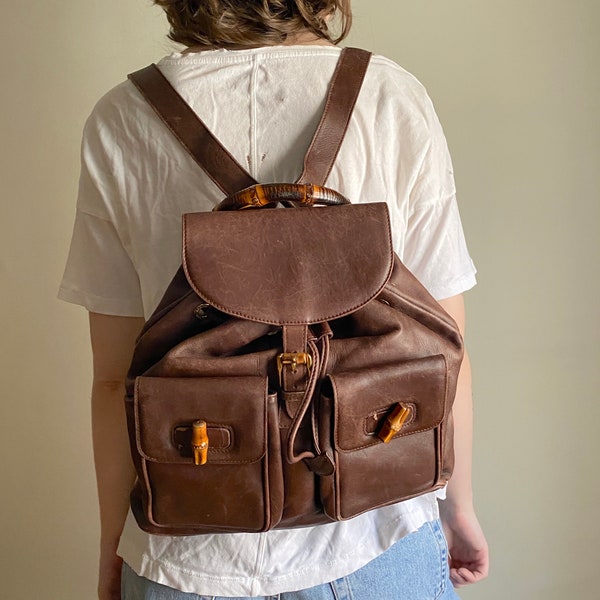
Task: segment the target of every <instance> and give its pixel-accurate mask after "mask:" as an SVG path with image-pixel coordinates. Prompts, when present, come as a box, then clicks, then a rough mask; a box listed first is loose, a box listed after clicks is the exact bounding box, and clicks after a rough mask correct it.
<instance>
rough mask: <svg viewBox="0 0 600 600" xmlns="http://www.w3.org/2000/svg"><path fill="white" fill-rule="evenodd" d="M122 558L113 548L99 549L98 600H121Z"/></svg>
mask: <svg viewBox="0 0 600 600" xmlns="http://www.w3.org/2000/svg"><path fill="white" fill-rule="evenodd" d="M122 566H123V559H122V558H121V557H120V556H117V554H116V552H115V551H114V550H113V549H106V550H101V552H100V567H99V573H98V600H121V567H122Z"/></svg>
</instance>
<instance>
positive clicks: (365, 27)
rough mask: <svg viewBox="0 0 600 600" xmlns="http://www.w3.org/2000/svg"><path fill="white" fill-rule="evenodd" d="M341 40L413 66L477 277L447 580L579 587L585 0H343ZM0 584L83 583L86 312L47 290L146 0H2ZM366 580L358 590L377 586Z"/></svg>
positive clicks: (589, 87) (8, 592)
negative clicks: (466, 427)
mask: <svg viewBox="0 0 600 600" xmlns="http://www.w3.org/2000/svg"><path fill="white" fill-rule="evenodd" d="M354 8H355V24H354V31H353V35H352V37H351V39H350V40H349V42H350V43H352V44H354V45H359V46H363V47H366V48H369V49H371V50H373V51H375V52H378V53H382V54H386V55H388V56H389V57H391V58H393V59H394V60H396V61H397V62H399V63H400V64H401V65H403V66H404V67H405V68H407V69H408V70H409V71H411V72H413V73H415V75H416V76H417V77H418V78H419V79H420V80H421V81H422V82H423V83H424V84H425V85H426V86H427V88H428V90H429V92H430V95H431V96H432V97H433V100H434V102H435V105H436V107H437V110H438V113H439V115H440V118H441V120H442V123H443V124H444V128H445V131H446V134H447V137H448V141H449V145H450V148H451V151H452V154H453V158H454V166H455V172H456V178H457V184H458V189H459V194H460V207H461V213H462V217H463V223H464V226H465V230H466V234H467V238H468V242H469V247H470V251H471V254H472V256H473V258H474V260H475V262H476V265H477V267H478V269H479V275H478V276H479V285H478V286H477V287H476V288H475V289H474V290H473V291H471V292H469V293H468V294H467V304H468V313H469V325H468V335H467V342H468V345H469V347H470V351H471V355H472V360H473V364H474V369H475V401H476V427H477V429H476V435H475V492H476V500H477V506H478V509H479V515H480V518H481V521H482V524H483V526H484V528H485V530H486V532H487V535H488V538H489V542H490V546H491V553H492V572H491V575H490V577H489V579H488V580H487V581H486V582H485V583H482V584H480V585H478V586H477V587H475V588H472V589H469V590H465V591H463V592H461V595H462V597H463V598H465V599H467V600H468V599H475V598H477V599H481V600H504V599H505V598H510V599H514V600H521V599H523V600H530V599H531V600H537V599H540V600H541V599H544V600H559V599H561V600H562V599H563V598H565V597H572V598H577V599H578V600H586V599H590V600H591V599H593V598H597V597H598V596H597V585H595V579H596V575H597V564H598V559H599V558H600V555H599V552H598V542H597V541H598V538H599V536H600V526H599V519H598V518H597V514H596V513H597V509H596V507H597V506H598V504H599V502H600V493H599V485H598V470H599V469H598V459H599V458H600V452H599V450H600V448H599V442H598V435H597V433H596V432H597V426H598V422H599V420H600V419H599V417H600V410H599V408H598V404H599V403H598V398H597V395H598V393H597V390H598V389H599V388H600V380H599V379H600V360H599V359H600V351H599V347H600V331H599V328H600V319H599V308H598V306H599V301H598V296H599V293H598V292H599V283H598V264H597V263H598V259H599V257H600V252H599V250H600V247H599V239H600V235H599V233H600V231H599V229H600V211H599V199H600V198H599V192H598V189H599V186H598V183H599V177H598V169H599V164H600V122H599V118H600V117H599V114H600V109H599V106H600V77H599V69H598V56H600V43H599V39H600V37H599V36H598V33H597V32H598V24H599V22H600V3H599V2H598V1H597V0H570V1H569V2H565V1H564V0H504V1H503V2H486V1H483V0H427V1H420V2H404V1H399V0H355V1H354ZM0 23H1V25H0V27H1V35H0V44H1V46H2V56H3V59H2V61H1V63H0V75H1V79H0V81H2V87H1V90H2V91H1V93H0V108H1V110H0V120H1V129H0V131H1V135H2V138H1V142H0V153H1V160H0V169H1V172H0V177H1V179H0V181H1V184H2V185H1V187H0V189H1V190H2V192H1V193H2V218H1V219H0V224H1V225H0V227H1V229H0V244H1V249H0V276H1V284H2V294H1V296H0V309H1V312H0V314H1V315H2V324H1V328H0V332H1V333H0V348H1V355H0V364H1V365H2V371H1V377H0V386H1V392H0V393H1V394H2V401H1V403H0V427H1V430H0V431H1V436H0V457H1V459H2V460H1V464H2V472H1V478H0V481H1V484H0V485H1V488H0V489H1V492H0V503H1V507H0V508H1V509H0V532H1V535H0V570H1V582H2V583H1V586H2V592H1V593H0V595H1V596H2V597H3V598H10V599H11V600H20V599H25V598H45V599H48V600H71V599H73V600H80V599H81V600H88V599H93V598H94V594H95V585H96V584H95V568H96V560H97V548H96V547H97V536H98V522H97V514H96V503H95V502H96V501H95V484H94V478H93V473H92V458H91V443H90V425H89V420H90V418H89V417H90V415H89V412H90V411H89V388H90V378H91V368H90V366H91V363H90V351H89V348H88V333H87V318H86V314H85V311H84V310H83V309H81V308H77V307H74V306H70V305H67V304H64V303H61V302H58V301H57V300H56V299H55V296H56V291H57V286H58V282H59V280H60V277H61V274H62V269H63V265H64V261H65V258H66V252H67V248H68V242H69V237H70V233H71V227H72V222H73V216H74V202H75V196H76V189H77V178H78V169H79V165H78V161H79V158H78V153H79V139H80V135H81V129H82V126H83V123H84V120H85V118H86V116H87V115H88V114H89V112H90V110H91V109H92V107H93V105H94V103H95V101H96V100H97V99H98V98H99V97H100V96H101V95H102V94H103V93H104V92H105V91H107V90H108V89H110V88H111V87H112V86H114V85H116V84H117V83H119V82H120V81H121V80H122V79H124V77H125V74H126V73H127V72H129V71H131V70H134V69H136V68H139V67H142V66H144V65H145V64H147V63H149V62H151V61H155V60H158V59H159V58H160V57H161V56H162V55H164V54H166V53H168V52H170V51H171V50H172V49H173V47H174V46H173V45H172V44H171V43H170V42H169V41H168V40H167V39H166V38H165V33H166V23H165V20H164V19H163V16H162V13H161V11H160V9H158V8H157V7H154V6H152V4H151V2H150V0H102V1H100V0H78V1H77V2H74V1H72V2H68V1H65V0H23V1H21V2H4V3H3V6H2V17H1V21H0ZM373 600H376V599H373Z"/></svg>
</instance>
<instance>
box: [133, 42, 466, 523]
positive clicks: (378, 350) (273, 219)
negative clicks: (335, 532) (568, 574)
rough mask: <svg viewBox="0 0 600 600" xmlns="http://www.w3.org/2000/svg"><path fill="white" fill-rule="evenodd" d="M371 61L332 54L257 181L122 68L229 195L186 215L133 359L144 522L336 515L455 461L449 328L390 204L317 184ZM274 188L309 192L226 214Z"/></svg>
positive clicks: (158, 91)
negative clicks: (306, 140)
mask: <svg viewBox="0 0 600 600" xmlns="http://www.w3.org/2000/svg"><path fill="white" fill-rule="evenodd" d="M369 57H370V55H369V54H368V53H366V52H364V51H361V50H355V49H350V50H349V49H347V50H344V51H343V52H342V55H341V58H340V61H339V62H338V66H337V68H336V72H335V74H334V77H333V80H332V84H331V86H330V90H329V96H328V100H327V105H326V110H325V112H324V115H323V117H322V120H321V123H320V125H319V128H318V130H317V133H316V134H315V138H314V140H313V142H312V144H311V147H310V149H309V152H308V154H307V156H306V159H305V168H304V172H303V174H302V176H301V177H300V179H299V180H298V182H296V183H295V184H288V185H285V184H284V185H264V186H260V185H257V183H256V182H255V181H254V180H253V179H252V177H250V175H249V174H248V173H246V171H244V169H243V168H242V167H241V166H240V165H239V164H238V163H237V162H235V160H234V159H233V158H232V157H231V156H230V155H229V153H227V151H226V150H225V149H224V148H222V146H221V145H220V144H219V143H218V141H217V140H216V139H215V138H214V137H213V136H212V134H211V133H210V132H209V131H208V130H207V129H206V127H205V126H204V125H203V124H202V122H201V121H199V119H198V118H197V117H196V115H195V114H194V113H193V112H192V111H191V109H190V108H189V107H188V106H187V105H186V104H185V102H184V101H183V100H182V99H181V97H179V95H178V94H177V92H175V90H173V88H171V87H170V85H169V84H168V82H167V81H166V79H164V77H163V76H162V75H161V73H160V71H159V70H158V69H156V67H154V66H151V67H148V68H146V69H144V70H142V71H139V72H137V73H134V74H132V75H130V78H131V80H132V81H133V82H134V84H135V85H136V86H137V87H138V89H139V90H140V91H141V93H142V94H143V95H144V97H145V98H146V99H147V100H148V101H149V102H150V103H151V105H152V106H153V107H154V108H155V110H156V111H157V113H158V114H159V116H160V117H161V118H162V119H163V120H164V122H165V123H166V124H167V125H168V126H169V128H170V129H171V130H172V131H173V133H174V134H175V135H176V136H177V137H178V138H179V140H180V141H181V142H182V144H183V145H184V146H185V148H186V149H187V150H188V151H189V152H190V154H191V155H192V156H193V157H194V158H195V159H196V161H197V162H198V163H199V164H200V165H201V166H202V168H204V169H205V170H206V172H207V173H208V174H209V175H210V177H211V178H212V179H213V180H214V181H215V182H216V183H217V184H218V185H219V186H220V187H221V189H222V190H223V191H224V193H225V195H226V196H227V198H226V199H225V200H224V201H223V202H222V203H221V205H219V207H217V209H218V210H216V211H213V212H212V213H194V214H188V215H185V216H184V219H183V265H182V267H181V269H180V270H179V271H178V272H177V274H176V275H175V278H174V279H173V281H172V282H171V284H170V285H169V287H168V289H167V291H166V293H165V295H164V298H163V299H162V301H161V303H160V305H159V306H158V308H157V309H156V311H155V312H154V314H153V315H152V316H151V317H150V319H149V320H148V322H147V323H146V324H145V326H144V329H143V331H142V333H141V335H140V337H139V339H138V342H137V345H136V349H135V353H134V356H133V360H132V364H131V368H130V372H129V375H128V380H127V395H126V408H127V418H128V426H129V435H130V441H131V450H132V454H133V459H134V462H135V465H136V469H137V474H138V479H137V482H136V485H135V489H134V491H133V492H132V496H131V502H132V508H133V512H134V514H135V516H136V519H137V521H138V523H139V525H140V527H141V528H142V529H144V530H146V531H148V532H151V533H155V534H160V533H163V534H170V535H177V534H181V535H191V534H200V533H214V532H238V531H246V532H258V531H265V530H268V529H272V528H276V527H300V526H307V525H314V524H320V523H328V522H332V521H336V520H343V519H349V518H352V517H354V516H356V515H359V514H361V513H363V512H365V511H368V510H371V509H374V508H377V507H381V506H386V505H389V504H392V503H395V502H399V501H401V500H404V499H407V498H411V497H414V496H417V495H420V494H423V493H426V492H429V491H431V490H434V489H437V488H440V487H442V486H443V485H444V484H445V483H446V482H447V480H448V479H449V477H450V475H451V472H452V467H453V460H454V458H453V448H452V418H451V407H452V402H453V398H454V393H455V388H456V381H457V375H458V371H459V368H460V362H461V359H462V340H461V337H460V334H459V331H458V329H457V326H456V324H455V323H454V322H453V321H452V319H451V318H450V317H449V316H448V315H447V314H446V313H445V312H444V311H443V309H442V308H441V307H440V306H439V304H438V303H437V302H436V301H435V300H434V299H433V298H432V297H431V296H430V295H429V293H428V292H427V291H426V290H425V289H424V288H423V286H422V285H421V284H420V283H419V282H418V281H417V279H416V278H415V277H414V276H413V275H412V274H411V273H410V272H409V271H408V270H407V269H406V267H404V265H403V264H402V263H401V262H400V260H399V259H398V258H397V256H395V255H394V252H393V249H392V242H391V234H390V223H389V216H388V212H387V207H386V205H385V204H384V203H373V204H364V203H363V204H349V203H348V201H347V200H345V199H344V198H343V197H342V196H340V195H339V194H337V193H336V192H334V191H333V190H328V189H326V188H323V187H321V186H322V185H323V184H324V182H325V180H326V178H327V175H328V174H329V171H330V169H331V167H332V165H333V162H334V160H335V157H336V155H337V152H338V149H339V146H340V144H341V141H342V139H343V136H344V133H345V131H346V128H347V126H348V123H349V121H350V116H351V113H352V110H353V107H354V104H355V101H356V97H357V96H358V93H359V90H360V86H361V83H362V80H363V77H364V73H365V72H366V69H367V65H368V62H369ZM240 190H243V191H241V192H240ZM277 203H281V204H283V205H284V206H286V207H301V208H294V209H293V210H268V209H266V208H261V209H260V210H235V209H236V208H247V207H251V208H252V207H269V208H270V207H274V206H276V205H277ZM312 204H324V205H328V208H324V209H315V208H305V207H306V206H311V205H312Z"/></svg>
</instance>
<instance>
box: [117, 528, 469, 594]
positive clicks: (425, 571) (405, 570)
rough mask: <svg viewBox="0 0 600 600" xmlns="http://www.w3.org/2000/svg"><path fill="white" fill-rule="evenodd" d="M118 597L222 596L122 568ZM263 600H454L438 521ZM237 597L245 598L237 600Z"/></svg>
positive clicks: (442, 535) (446, 554)
mask: <svg viewBox="0 0 600 600" xmlns="http://www.w3.org/2000/svg"><path fill="white" fill-rule="evenodd" d="M121 589H122V600H226V598H224V597H221V596H198V595H196V594H187V593H185V592H180V591H178V590H174V589H172V588H170V587H167V586H164V585H160V584H158V583H154V582H153V581H149V580H148V579H145V578H143V577H140V576H139V575H136V574H135V573H134V572H133V571H132V570H131V569H130V568H129V567H128V566H127V565H124V566H123V578H122V584H121ZM259 598H262V600H456V599H457V598H458V596H457V595H456V593H455V591H454V588H453V587H452V584H451V583H450V580H449V579H448V548H447V545H446V540H445V539H444V534H443V533H442V528H441V524H440V522H439V521H433V522H431V523H426V524H425V525H423V527H421V528H420V529H419V530H418V531H416V532H414V533H412V534H410V535H408V536H406V537H404V538H402V539H401V540H400V541H398V542H396V544H394V545H393V546H392V547H391V548H390V549H389V550H387V551H386V552H384V553H383V554H382V555H380V556H378V557H377V558H375V559H374V560H372V561H371V562H370V563H368V564H366V565H365V566H364V567H362V568H361V569H358V571H355V572H354V573H351V574H350V575H348V576H347V577H342V578H340V579H336V580H335V581H332V582H331V583H325V584H323V585H317V586H315V587H311V588H308V589H305V590H299V591H297V592H283V593H281V594H275V595H273V596H260V597H259ZM238 600H249V599H248V598H241V597H240V598H238Z"/></svg>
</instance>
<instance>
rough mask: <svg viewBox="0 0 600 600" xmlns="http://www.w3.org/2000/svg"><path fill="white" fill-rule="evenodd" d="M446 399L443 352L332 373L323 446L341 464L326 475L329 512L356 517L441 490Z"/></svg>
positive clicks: (323, 414)
mask: <svg viewBox="0 0 600 600" xmlns="http://www.w3.org/2000/svg"><path fill="white" fill-rule="evenodd" d="M447 396H448V390H447V367H446V361H445V359H444V357H443V356H442V355H436V356H430V357H426V358H419V359H415V360H411V361H407V362H404V363H398V364H391V365H386V366H383V367H377V368H372V369H364V370H361V371H355V372H347V373H340V374H337V375H330V376H329V377H328V381H327V382H326V383H325V385H324V386H323V388H322V395H321V399H320V422H321V430H320V435H319V438H320V442H321V447H322V450H323V451H324V452H326V453H327V454H329V455H330V456H332V458H333V463H334V465H335V470H334V472H333V473H332V474H331V475H326V476H322V477H321V482H320V490H321V499H322V502H323V506H324V510H325V513H326V514H327V515H328V516H330V517H331V518H333V519H337V520H344V519H350V518H352V517H355V516H357V515H359V514H361V513H363V512H366V511H367V510H370V509H372V508H378V507H381V506H386V505H388V504H393V503H395V502H399V501H401V500H406V499H408V498H411V497H414V496H418V495H420V494H423V493H426V492H429V491H431V490H433V489H436V488H438V487H441V486H442V485H443V483H444V482H443V481H442V479H441V478H440V473H441V472H442V468H443V465H442V446H441V444H442V424H443V422H444V420H445V417H446V416H447V414H448V412H449V406H448V399H447ZM398 414H401V415H402V418H401V419H399V420H396V421H394V420H395V419H396V415H398ZM390 423H391V425H390ZM329 424H330V425H329ZM390 427H392V432H391V435H390V434H389V429H390ZM394 427H397V429H394ZM327 428H328V431H327ZM386 433H388V435H387V436H386V435H385V434H386ZM380 435H381V437H384V438H387V439H388V442H387V443H386V442H384V441H382V439H381V438H380Z"/></svg>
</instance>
